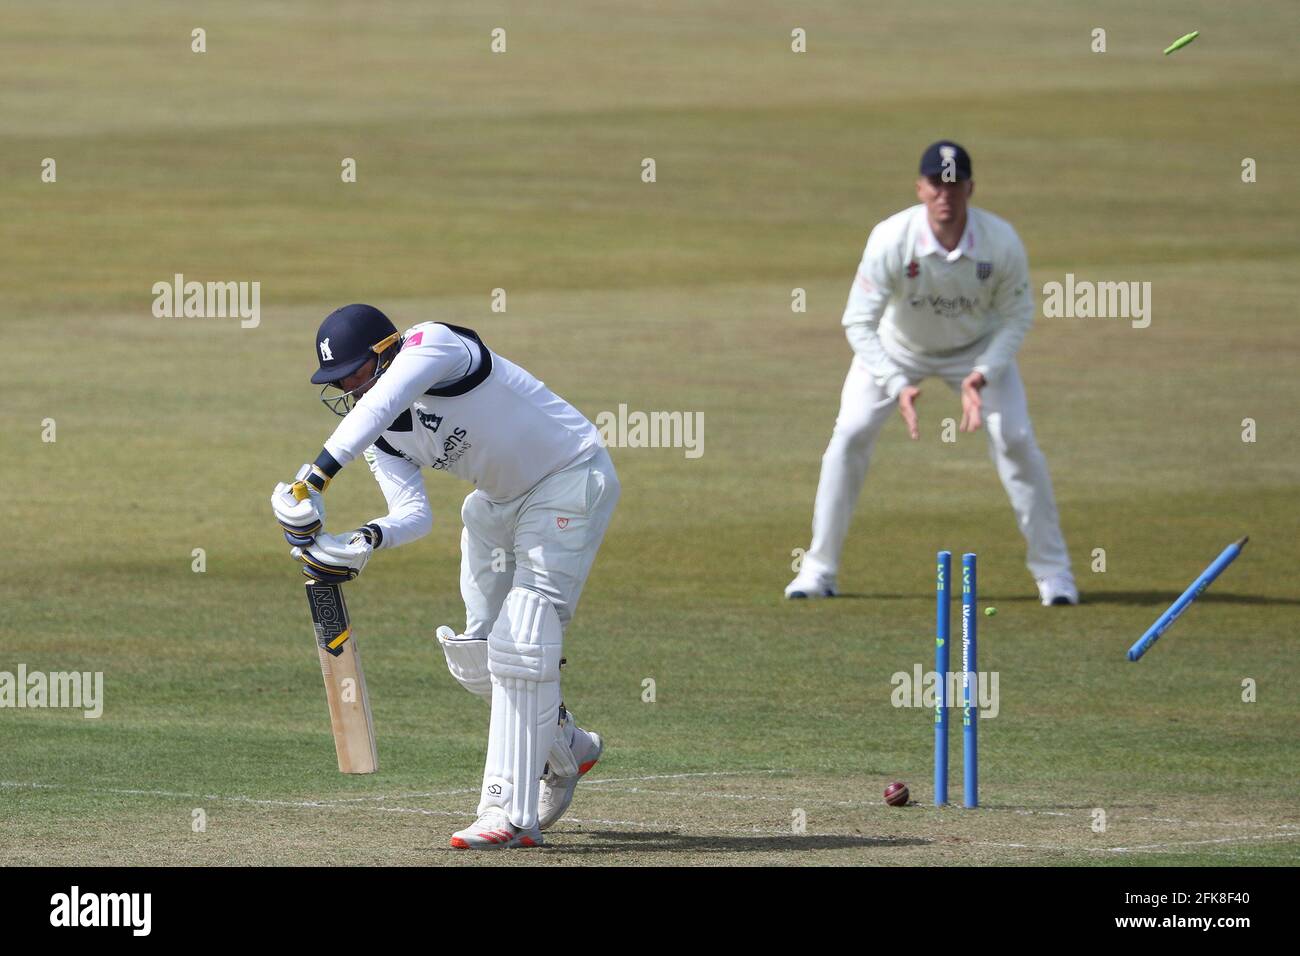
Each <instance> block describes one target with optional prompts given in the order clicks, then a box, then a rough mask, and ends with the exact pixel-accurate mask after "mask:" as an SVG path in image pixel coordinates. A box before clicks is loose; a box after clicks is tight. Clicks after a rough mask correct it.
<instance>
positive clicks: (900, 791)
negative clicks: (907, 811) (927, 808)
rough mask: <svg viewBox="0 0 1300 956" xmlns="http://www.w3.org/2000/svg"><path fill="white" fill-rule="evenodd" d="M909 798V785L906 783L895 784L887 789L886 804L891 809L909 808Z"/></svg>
mask: <svg viewBox="0 0 1300 956" xmlns="http://www.w3.org/2000/svg"><path fill="white" fill-rule="evenodd" d="M907 798H908V792H907V784H905V783H898V782H895V783H891V784H890V785H889V786H887V787H886V788H885V802H886V803H887V804H889V805H890V806H891V807H905V806H907Z"/></svg>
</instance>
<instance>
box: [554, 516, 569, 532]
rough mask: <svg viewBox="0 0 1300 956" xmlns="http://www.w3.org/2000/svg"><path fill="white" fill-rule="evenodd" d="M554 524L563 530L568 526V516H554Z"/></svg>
mask: <svg viewBox="0 0 1300 956" xmlns="http://www.w3.org/2000/svg"><path fill="white" fill-rule="evenodd" d="M555 526H556V527H557V528H559V529H560V530H561V531H563V530H564V529H565V528H567V527H568V526H569V519H568V518H556V519H555Z"/></svg>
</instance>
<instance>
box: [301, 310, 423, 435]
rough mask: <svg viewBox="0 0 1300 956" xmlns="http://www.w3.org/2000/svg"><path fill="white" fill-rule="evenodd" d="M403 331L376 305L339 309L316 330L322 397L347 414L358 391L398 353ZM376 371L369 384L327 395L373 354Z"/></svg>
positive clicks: (316, 381)
mask: <svg viewBox="0 0 1300 956" xmlns="http://www.w3.org/2000/svg"><path fill="white" fill-rule="evenodd" d="M400 347H401V335H400V333H398V331H397V326H395V325H393V323H392V322H390V321H389V320H388V316H386V315H384V313H382V312H380V311H379V310H378V309H376V308H375V307H374V306H373V305H362V304H360V303H356V304H353V305H345V306H343V308H341V309H335V310H334V311H333V312H331V313H330V314H329V315H327V316H326V317H325V321H324V322H322V323H321V324H320V328H319V329H317V330H316V358H317V360H318V361H319V362H320V368H318V369H316V371H315V372H314V373H313V374H312V377H311V380H312V384H313V385H321V386H323V388H321V401H322V402H324V403H325V404H326V405H327V406H328V407H329V409H330V410H331V411H333V412H334V413H335V414H336V415H346V414H347V413H348V412H349V411H351V409H352V407H353V406H354V405H355V404H356V399H357V395H356V394H354V393H359V392H364V391H365V386H366V385H369V384H370V382H373V381H374V380H375V379H377V378H378V377H379V376H380V375H381V374H383V372H384V370H385V369H386V368H388V366H389V365H390V364H391V363H392V361H393V359H394V358H395V357H396V356H397V351H398V349H399V348H400ZM372 357H373V358H375V373H374V375H372V376H371V377H370V379H369V381H368V382H366V383H365V385H362V386H358V387H357V388H356V389H353V391H351V392H342V394H340V395H337V396H327V395H326V394H325V393H326V390H328V389H330V388H339V389H340V391H341V387H340V385H339V382H340V381H341V380H342V379H345V378H347V377H348V376H349V375H352V374H354V373H355V372H356V371H357V370H358V369H359V368H361V367H362V366H363V365H365V364H366V362H367V361H369V360H370V359H371V358H372Z"/></svg>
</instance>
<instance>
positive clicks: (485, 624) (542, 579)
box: [460, 448, 619, 640]
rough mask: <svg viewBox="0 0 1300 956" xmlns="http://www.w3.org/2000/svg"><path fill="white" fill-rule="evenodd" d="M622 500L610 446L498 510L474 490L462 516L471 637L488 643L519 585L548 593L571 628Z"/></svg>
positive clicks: (465, 594)
mask: <svg viewBox="0 0 1300 956" xmlns="http://www.w3.org/2000/svg"><path fill="white" fill-rule="evenodd" d="M618 496H619V483H618V475H617V474H616V473H615V472H614V463H613V461H611V460H610V457H609V452H608V451H606V450H605V449H604V448H600V449H597V451H596V453H595V454H594V455H592V456H591V457H590V458H588V459H587V460H586V461H583V462H579V463H578V464H576V465H571V466H569V467H568V468H566V469H564V470H563V471H557V472H556V473H555V474H553V475H551V476H550V477H548V478H543V479H542V480H541V481H539V482H538V483H537V484H536V485H534V486H533V487H532V488H531V489H530V490H529V491H527V492H525V493H524V494H522V495H520V496H519V497H518V498H515V499H513V500H511V501H506V502H503V503H500V504H498V503H494V502H492V501H490V500H489V499H488V498H487V496H486V495H484V494H482V493H481V492H479V491H478V490H475V491H471V492H470V493H469V494H468V495H467V496H466V498H465V503H464V505H462V506H461V510H460V515H461V520H462V521H464V522H465V528H464V530H463V531H461V535H460V593H461V597H462V598H463V599H464V601H465V636H466V637H467V638H481V639H483V640H486V639H487V636H488V633H489V632H490V631H491V630H492V625H493V624H494V623H495V622H496V619H497V615H498V614H500V613H501V606H502V605H503V604H504V603H505V599H506V595H507V594H509V593H510V589H511V588H512V587H515V586H516V585H517V586H519V587H526V588H531V589H532V590H534V591H539V592H541V593H542V594H544V595H546V596H547V597H548V598H549V599H550V601H551V603H552V604H553V605H555V610H556V612H557V613H558V614H559V616H560V624H561V625H562V626H564V627H565V628H567V627H568V626H569V621H570V620H572V619H573V612H574V609H575V608H576V607H577V606H578V598H579V596H580V595H581V594H582V587H583V585H584V584H586V583H587V575H588V574H589V573H590V572H591V566H592V563H593V562H594V561H595V560H596V552H597V551H598V550H599V549H600V543H601V541H602V540H603V539H604V537H605V529H606V528H607V527H608V526H609V520H610V517H611V516H612V515H613V513H614V505H615V504H617V503H618Z"/></svg>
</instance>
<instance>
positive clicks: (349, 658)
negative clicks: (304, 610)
mask: <svg viewBox="0 0 1300 956" xmlns="http://www.w3.org/2000/svg"><path fill="white" fill-rule="evenodd" d="M306 587H307V604H308V606H309V607H310V609H311V620H312V626H313V628H314V629H315V632H316V649H317V652H318V653H319V655H320V669H321V676H322V677H324V679H325V700H326V702H327V703H328V704H329V711H330V726H331V728H332V729H333V731H334V750H335V752H336V754H337V755H338V760H339V770H340V771H342V772H343V773H374V772H375V771H376V770H378V769H379V757H378V754H377V753H376V750H375V725H374V720H373V718H372V717H371V714H370V694H369V692H368V691H367V690H366V674H365V671H364V670H363V669H362V667H361V650H360V648H359V647H358V646H357V639H356V637H355V636H354V635H353V634H352V625H351V621H350V620H349V618H348V608H347V605H346V604H345V603H344V601H343V591H342V590H341V589H340V587H339V585H337V584H321V583H320V582H317V581H308V582H307V585H306Z"/></svg>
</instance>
